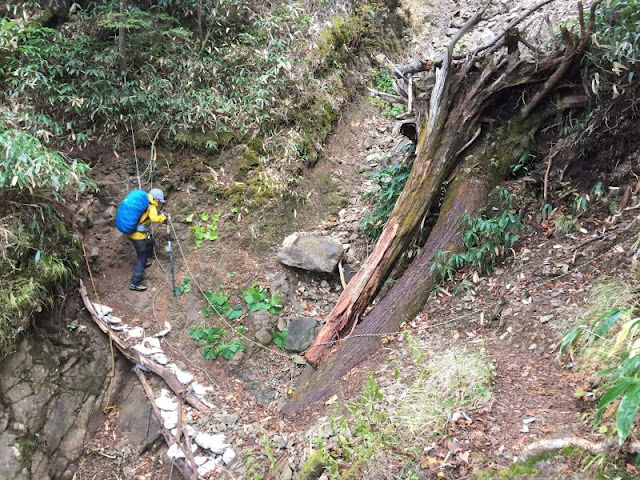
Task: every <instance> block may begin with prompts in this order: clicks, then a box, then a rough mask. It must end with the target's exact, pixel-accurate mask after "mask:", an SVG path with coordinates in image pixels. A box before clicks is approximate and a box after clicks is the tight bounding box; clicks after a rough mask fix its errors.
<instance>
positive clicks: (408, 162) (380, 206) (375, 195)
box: [361, 155, 414, 240]
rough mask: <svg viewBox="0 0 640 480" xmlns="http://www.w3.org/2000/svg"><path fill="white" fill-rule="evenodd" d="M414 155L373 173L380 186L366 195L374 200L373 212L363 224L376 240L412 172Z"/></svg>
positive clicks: (365, 218)
mask: <svg viewBox="0 0 640 480" xmlns="http://www.w3.org/2000/svg"><path fill="white" fill-rule="evenodd" d="M413 158H414V157H413V155H410V156H409V157H408V158H406V159H403V160H400V161H397V162H395V163H393V164H391V165H389V166H388V167H385V168H383V169H382V170H380V171H379V172H375V173H373V174H372V175H371V178H372V180H373V181H374V182H376V183H377V184H378V188H377V189H376V190H374V191H372V192H369V193H367V194H366V195H365V198H366V199H367V200H370V201H373V202H374V207H373V212H372V213H371V214H370V215H367V216H365V217H364V218H363V219H362V222H361V223H362V225H363V227H364V231H365V233H366V235H367V236H368V237H369V238H371V239H373V240H375V239H377V238H378V237H379V236H380V233H382V229H383V228H384V225H385V224H386V223H387V220H388V219H389V215H390V214H391V211H392V210H393V207H394V206H395V205H396V200H398V197H399V196H400V194H401V193H402V190H403V188H404V184H405V183H406V182H407V178H409V174H410V173H411V166H412V165H413Z"/></svg>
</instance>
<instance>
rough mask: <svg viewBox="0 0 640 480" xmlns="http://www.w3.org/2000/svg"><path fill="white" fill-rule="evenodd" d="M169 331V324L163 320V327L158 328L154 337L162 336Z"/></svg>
mask: <svg viewBox="0 0 640 480" xmlns="http://www.w3.org/2000/svg"><path fill="white" fill-rule="evenodd" d="M170 331H171V324H170V323H169V322H164V328H163V329H162V330H160V331H159V332H158V333H156V334H155V335H154V337H156V338H160V337H164V336H165V335H166V334H167V333H169V332H170Z"/></svg>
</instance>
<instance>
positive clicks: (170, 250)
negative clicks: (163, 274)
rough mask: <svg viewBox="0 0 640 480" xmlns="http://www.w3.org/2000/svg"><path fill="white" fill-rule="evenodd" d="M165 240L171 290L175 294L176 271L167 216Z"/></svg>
mask: <svg viewBox="0 0 640 480" xmlns="http://www.w3.org/2000/svg"><path fill="white" fill-rule="evenodd" d="M165 240H166V241H167V253H168V254H169V271H170V272H171V285H172V286H173V288H172V292H173V296H174V297H175V296H176V272H175V270H174V268H173V247H172V246H171V231H170V221H169V218H167V235H166V236H165Z"/></svg>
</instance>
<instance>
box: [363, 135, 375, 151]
mask: <svg viewBox="0 0 640 480" xmlns="http://www.w3.org/2000/svg"><path fill="white" fill-rule="evenodd" d="M375 144H376V139H375V138H373V137H367V138H365V140H364V143H363V145H364V148H366V149H367V150H369V149H370V148H371V147H373V146H374V145H375Z"/></svg>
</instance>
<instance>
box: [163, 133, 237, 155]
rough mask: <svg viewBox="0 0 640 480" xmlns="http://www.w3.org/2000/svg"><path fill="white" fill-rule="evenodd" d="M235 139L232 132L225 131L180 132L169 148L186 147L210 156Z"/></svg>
mask: <svg viewBox="0 0 640 480" xmlns="http://www.w3.org/2000/svg"><path fill="white" fill-rule="evenodd" d="M235 138H236V135H235V134H234V133H233V132H227V131H219V130H216V131H211V130H210V131H207V132H200V131H193V130H191V131H181V132H178V133H176V135H175V137H174V138H173V141H172V142H171V143H172V145H171V146H173V147H174V148H179V147H187V148H189V149H191V150H193V151H194V152H198V153H206V154H211V153H214V152H216V151H217V150H218V149H220V148H222V147H224V146H226V145H228V144H229V142H231V141H232V140H234V139H235Z"/></svg>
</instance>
